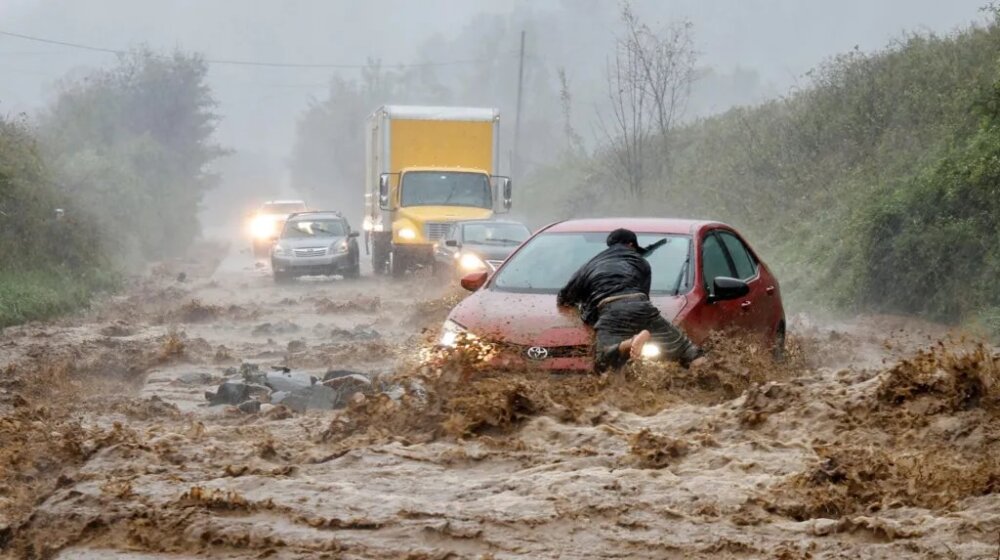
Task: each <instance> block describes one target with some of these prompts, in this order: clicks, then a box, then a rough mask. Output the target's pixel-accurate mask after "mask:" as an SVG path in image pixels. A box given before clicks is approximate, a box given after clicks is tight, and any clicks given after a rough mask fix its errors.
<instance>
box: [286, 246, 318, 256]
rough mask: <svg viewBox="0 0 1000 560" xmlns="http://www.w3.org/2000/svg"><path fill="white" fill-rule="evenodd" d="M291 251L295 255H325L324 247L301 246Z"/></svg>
mask: <svg viewBox="0 0 1000 560" xmlns="http://www.w3.org/2000/svg"><path fill="white" fill-rule="evenodd" d="M292 252H293V253H294V254H295V256H296V257H322V256H325V255H326V247H301V248H298V249H294V250H293V251H292Z"/></svg>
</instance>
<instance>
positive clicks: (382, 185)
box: [378, 173, 389, 210]
mask: <svg viewBox="0 0 1000 560" xmlns="http://www.w3.org/2000/svg"><path fill="white" fill-rule="evenodd" d="M378 206H379V208H381V209H382V210H388V209H389V174H388V173H383V174H381V175H379V176H378Z"/></svg>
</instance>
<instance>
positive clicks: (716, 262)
mask: <svg viewBox="0 0 1000 560" xmlns="http://www.w3.org/2000/svg"><path fill="white" fill-rule="evenodd" d="M701 271H702V277H703V278H704V280H705V287H706V288H708V289H709V291H711V290H712V286H714V285H715V279H716V278H718V277H719V276H732V275H733V271H732V269H731V268H730V267H729V259H728V258H726V252H725V250H724V249H723V248H722V244H721V243H720V242H719V237H718V236H717V235H715V234H714V233H709V234H708V235H707V236H705V240H704V241H702V243H701Z"/></svg>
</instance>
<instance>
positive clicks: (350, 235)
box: [271, 212, 361, 282]
mask: <svg viewBox="0 0 1000 560" xmlns="http://www.w3.org/2000/svg"><path fill="white" fill-rule="evenodd" d="M357 237H358V232H356V231H352V230H351V226H350V224H348V223H347V219H346V218H344V217H343V216H341V215H340V214H338V213H336V212H300V213H298V214H292V215H291V216H289V217H288V219H287V220H286V221H285V223H284V225H283V226H282V228H281V233H280V234H279V236H278V239H277V241H276V242H275V244H274V248H273V249H272V250H271V270H272V272H273V274H274V281H275V282H285V281H289V280H292V279H294V278H296V277H298V276H311V275H328V274H340V275H342V276H344V277H345V278H357V277H359V276H361V253H360V251H359V250H358V240H357Z"/></svg>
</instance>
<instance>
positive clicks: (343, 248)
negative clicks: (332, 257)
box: [330, 241, 348, 253]
mask: <svg viewBox="0 0 1000 560" xmlns="http://www.w3.org/2000/svg"><path fill="white" fill-rule="evenodd" d="M330 250H331V251H335V252H337V253H346V252H347V251H348V246H347V241H341V242H340V243H334V244H333V247H330Z"/></svg>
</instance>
